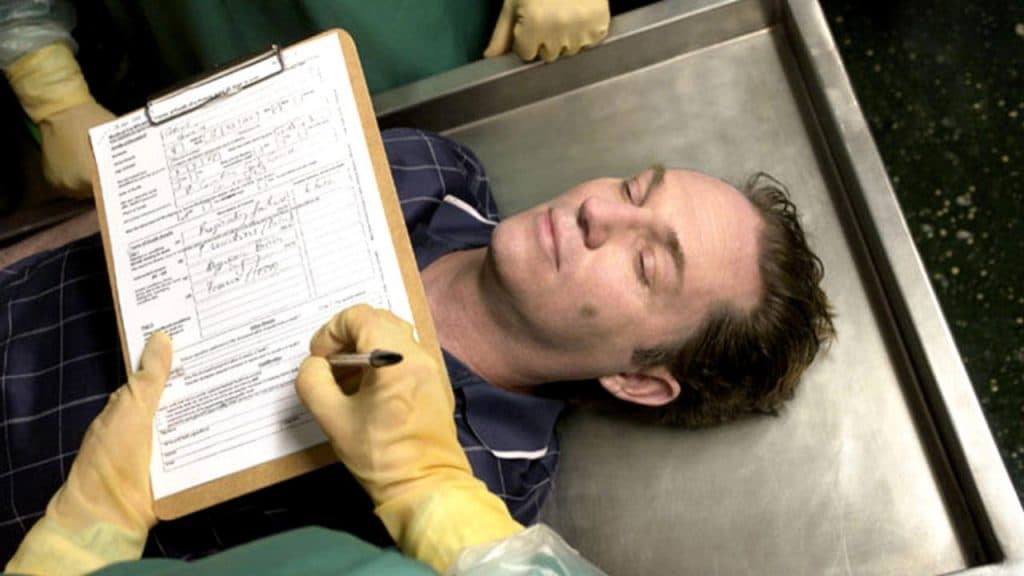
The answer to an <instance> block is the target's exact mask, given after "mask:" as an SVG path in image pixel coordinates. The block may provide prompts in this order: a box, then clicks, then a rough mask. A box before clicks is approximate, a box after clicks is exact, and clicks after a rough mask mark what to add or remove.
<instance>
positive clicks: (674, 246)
mask: <svg viewBox="0 0 1024 576" xmlns="http://www.w3.org/2000/svg"><path fill="white" fill-rule="evenodd" d="M648 170H652V171H653V174H652V175H651V181H650V182H648V183H647V191H646V192H644V200H643V202H642V203H641V204H646V203H647V199H648V198H650V197H651V192H652V191H653V190H654V189H655V188H657V187H659V186H661V183H662V182H664V181H665V167H664V166H663V165H661V164H652V165H651V166H650V167H649V168H648ZM665 247H666V248H667V249H668V253H669V254H670V255H671V256H672V261H673V262H674V263H675V265H676V275H677V276H681V275H682V273H683V268H684V267H685V266H686V258H685V257H684V256H683V248H682V246H681V245H680V244H679V236H678V235H677V234H676V231H675V230H672V229H671V228H670V229H669V231H668V238H666V239H665Z"/></svg>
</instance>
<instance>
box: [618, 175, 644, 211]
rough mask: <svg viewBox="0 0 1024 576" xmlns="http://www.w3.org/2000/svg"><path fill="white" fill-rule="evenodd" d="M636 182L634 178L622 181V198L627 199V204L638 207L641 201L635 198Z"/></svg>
mask: <svg viewBox="0 0 1024 576" xmlns="http://www.w3.org/2000/svg"><path fill="white" fill-rule="evenodd" d="M634 182H635V179H634V178H630V179H627V180H623V181H622V196H623V198H625V199H626V201H627V202H629V203H630V204H633V205H634V206H637V205H639V204H640V199H639V198H637V197H636V196H635V192H633V190H634V189H635V188H636V186H633V183H634Z"/></svg>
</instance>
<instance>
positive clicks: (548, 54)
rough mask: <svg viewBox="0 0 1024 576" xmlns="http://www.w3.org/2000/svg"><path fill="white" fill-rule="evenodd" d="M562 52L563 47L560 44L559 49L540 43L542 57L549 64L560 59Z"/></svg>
mask: <svg viewBox="0 0 1024 576" xmlns="http://www.w3.org/2000/svg"><path fill="white" fill-rule="evenodd" d="M561 54H562V47H561V46H559V47H558V48H557V49H551V48H548V45H547V44H541V45H540V57H541V60H544V61H545V62H547V63H548V64H550V63H552V62H554V61H555V60H558V57H559V56H561Z"/></svg>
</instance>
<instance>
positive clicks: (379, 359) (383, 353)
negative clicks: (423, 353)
mask: <svg viewBox="0 0 1024 576" xmlns="http://www.w3.org/2000/svg"><path fill="white" fill-rule="evenodd" d="M372 358H373V365H374V366H389V365H391V364H398V363H399V362H401V361H402V355H401V354H399V353H398V352H389V351H387V350H380V351H377V352H374V353H373V357H372Z"/></svg>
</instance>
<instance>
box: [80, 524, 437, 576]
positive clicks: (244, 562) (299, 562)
mask: <svg viewBox="0 0 1024 576" xmlns="http://www.w3.org/2000/svg"><path fill="white" fill-rule="evenodd" d="M186 574H187V575H189V576H234V575H239V576H241V575H246V576H248V575H252V574H279V575H281V576H291V575H296V576H297V575H300V574H301V575H309V576H317V575H320V574H323V575H325V576H326V575H328V574H330V575H333V576H379V575H387V576H426V575H432V574H436V573H435V572H434V571H433V570H432V569H431V568H430V567H429V566H427V565H426V564H423V563H421V562H417V561H415V560H411V559H409V558H406V557H405V556H402V555H401V554H400V553H398V552H397V551H394V550H381V549H380V548H377V547H376V546H373V545H371V544H367V543H366V542H363V541H362V540H359V539H358V538H356V537H354V536H352V535H351V534H346V533H344V532H336V531H333V530H327V529H326V528H320V527H306V528H299V529H297V530H290V531H288V532H283V533H281V534H276V535H274V536H270V537H268V538H263V539H261V540H256V541H254V542H249V543H248V544H244V545H242V546H238V547H235V548H232V549H230V550H225V551H224V552H221V553H219V554H215V555H213V556H209V557H207V558H203V559H201V560H197V561H194V562H185V561H183V560H167V559H144V560H138V561H135V562H123V563H120V564H115V565H113V566H108V567H106V568H104V569H102V570H99V571H97V572H93V575H94V576H178V575H186Z"/></svg>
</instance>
